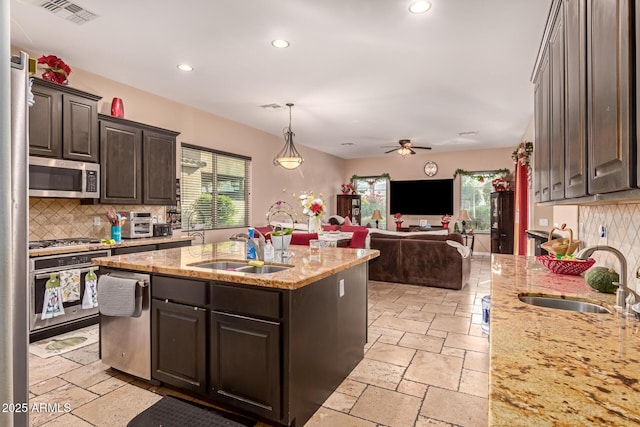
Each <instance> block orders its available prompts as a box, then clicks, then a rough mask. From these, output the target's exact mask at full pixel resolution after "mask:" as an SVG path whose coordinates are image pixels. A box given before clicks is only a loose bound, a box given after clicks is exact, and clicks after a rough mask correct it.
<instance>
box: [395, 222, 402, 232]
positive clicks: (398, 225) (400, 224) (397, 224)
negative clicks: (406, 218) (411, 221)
mask: <svg viewBox="0 0 640 427" xmlns="http://www.w3.org/2000/svg"><path fill="white" fill-rule="evenodd" d="M400 228H402V221H396V231H400Z"/></svg>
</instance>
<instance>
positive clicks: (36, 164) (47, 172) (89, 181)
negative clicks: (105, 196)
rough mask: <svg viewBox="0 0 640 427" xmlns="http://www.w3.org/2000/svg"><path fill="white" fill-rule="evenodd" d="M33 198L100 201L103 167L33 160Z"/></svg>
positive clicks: (41, 159)
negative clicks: (101, 170)
mask: <svg viewBox="0 0 640 427" xmlns="http://www.w3.org/2000/svg"><path fill="white" fill-rule="evenodd" d="M29 196H30V197H64V198H73V199H97V198H99V197H100V165H99V164H97V163H85V162H76V161H72V160H61V159H50V158H47V157H34V156H30V157H29Z"/></svg>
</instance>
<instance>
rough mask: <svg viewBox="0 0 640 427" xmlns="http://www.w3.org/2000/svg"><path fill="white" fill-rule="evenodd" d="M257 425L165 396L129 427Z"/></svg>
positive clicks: (132, 421) (206, 407)
mask: <svg viewBox="0 0 640 427" xmlns="http://www.w3.org/2000/svg"><path fill="white" fill-rule="evenodd" d="M255 424H256V422H255V421H253V420H250V419H248V418H245V417H242V416H239V415H234V414H229V413H226V412H223V411H219V410H217V409H214V408H209V407H208V406H204V405H198V404H197V403H195V402H186V401H184V400H182V399H178V398H176V397H173V396H164V397H163V398H162V399H160V400H159V401H157V402H156V403H155V404H154V405H153V406H150V407H149V408H147V409H145V410H144V411H143V412H141V413H140V414H138V415H136V416H135V418H133V419H132V420H131V421H129V424H127V427H244V426H247V427H252V426H255Z"/></svg>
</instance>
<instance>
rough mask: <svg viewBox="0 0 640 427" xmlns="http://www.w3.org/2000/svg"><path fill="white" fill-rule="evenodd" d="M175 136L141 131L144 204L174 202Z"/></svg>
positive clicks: (168, 203)
mask: <svg viewBox="0 0 640 427" xmlns="http://www.w3.org/2000/svg"><path fill="white" fill-rule="evenodd" d="M176 136H177V134H175V133H167V132H157V131H149V130H145V131H143V133H142V174H143V176H142V183H143V191H142V203H143V204H145V205H175V203H176V173H175V171H176ZM169 171H171V173H169Z"/></svg>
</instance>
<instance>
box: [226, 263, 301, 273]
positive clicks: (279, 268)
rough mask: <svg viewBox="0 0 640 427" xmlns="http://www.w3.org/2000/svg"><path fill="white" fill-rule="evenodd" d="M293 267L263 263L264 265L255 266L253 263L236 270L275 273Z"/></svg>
mask: <svg viewBox="0 0 640 427" xmlns="http://www.w3.org/2000/svg"><path fill="white" fill-rule="evenodd" d="M288 268H291V267H287V266H284V265H263V266H262V267H255V266H253V265H248V266H246V267H241V268H237V269H236V271H237V272H238V273H252V274H268V273H275V272H277V271H282V270H286V269H288Z"/></svg>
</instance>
